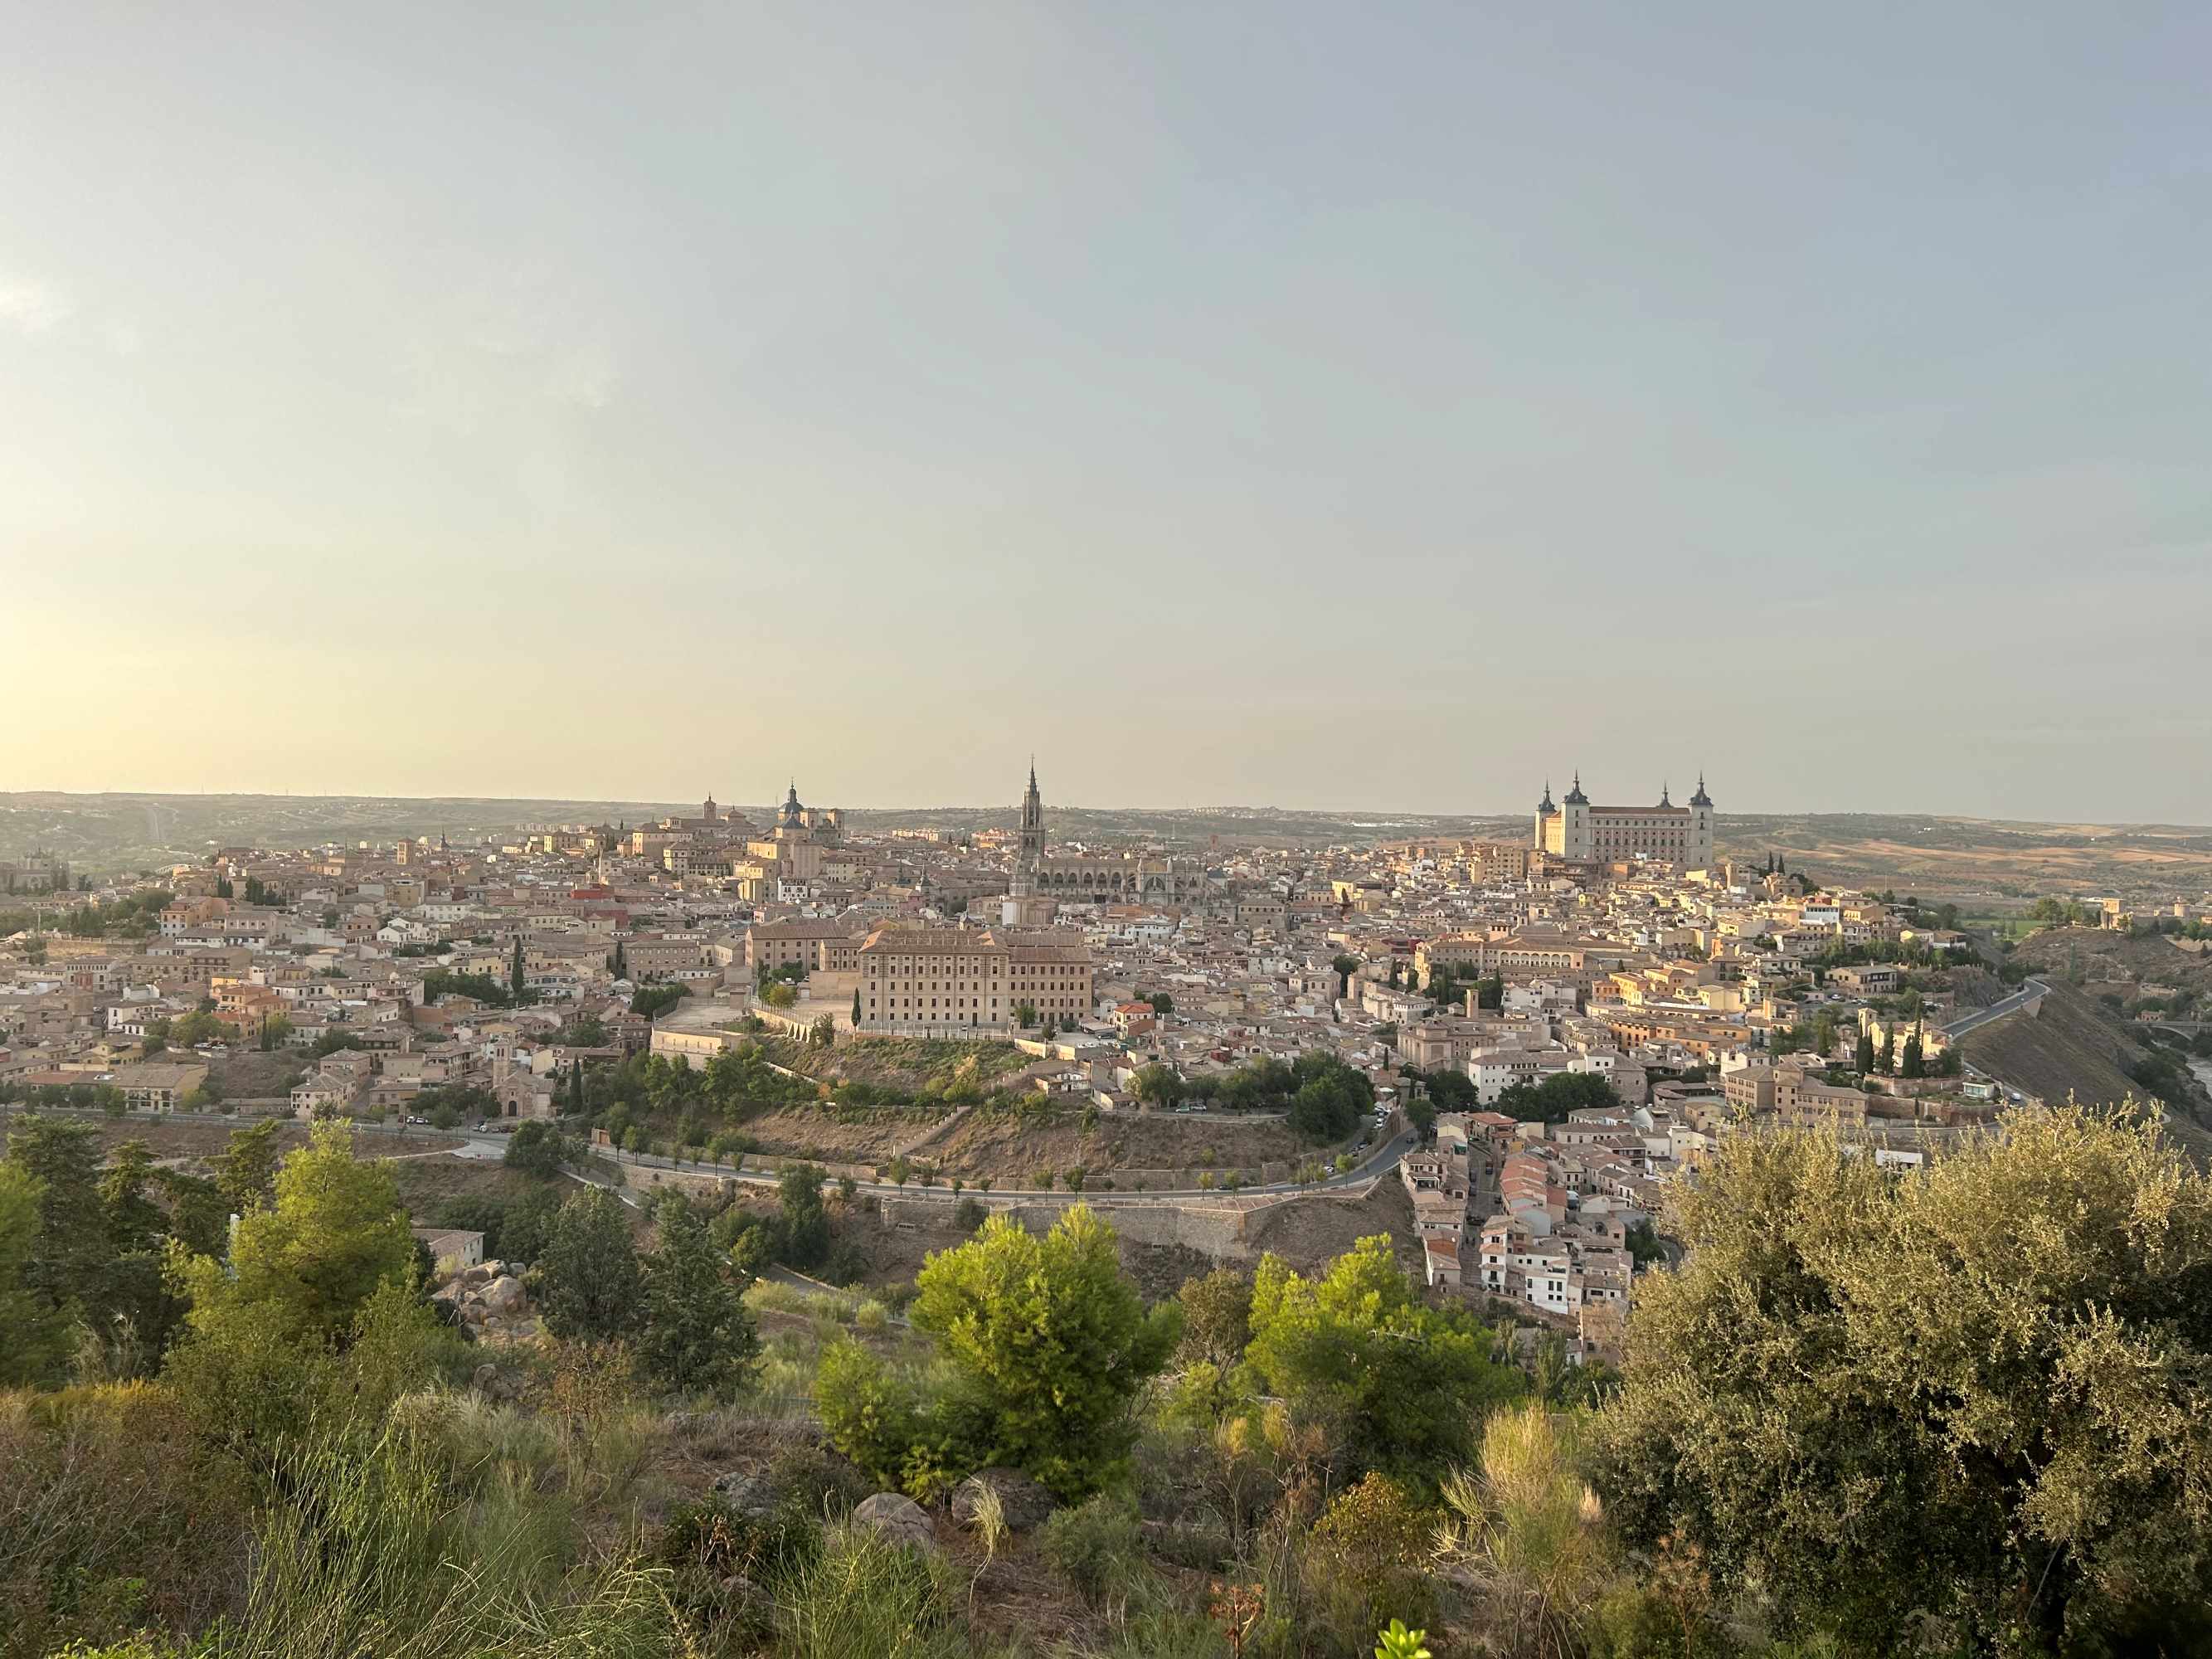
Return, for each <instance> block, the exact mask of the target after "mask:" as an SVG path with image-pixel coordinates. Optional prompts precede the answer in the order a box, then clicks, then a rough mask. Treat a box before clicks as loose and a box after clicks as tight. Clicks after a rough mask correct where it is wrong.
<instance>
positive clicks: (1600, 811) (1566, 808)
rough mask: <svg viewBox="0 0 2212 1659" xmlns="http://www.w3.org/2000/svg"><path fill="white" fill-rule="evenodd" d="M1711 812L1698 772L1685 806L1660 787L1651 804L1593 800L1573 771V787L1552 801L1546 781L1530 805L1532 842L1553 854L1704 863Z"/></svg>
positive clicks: (1690, 866) (1691, 865)
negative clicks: (1540, 795)
mask: <svg viewBox="0 0 2212 1659" xmlns="http://www.w3.org/2000/svg"><path fill="white" fill-rule="evenodd" d="M1714 816H1715V814H1714V810H1713V799H1712V797H1711V795H1708V794H1707V793H1705V777H1704V775H1703V774H1700V775H1699V778H1698V793H1696V794H1694V795H1692V796H1691V797H1690V800H1689V804H1688V805H1686V806H1677V805H1674V803H1673V802H1671V801H1670V800H1668V799H1667V791H1666V789H1665V788H1664V787H1662V788H1661V789H1660V791H1659V804H1658V805H1656V806H1593V805H1590V799H1589V796H1588V795H1585V794H1584V793H1583V779H1582V774H1581V773H1579V772H1577V773H1576V774H1575V787H1573V788H1571V789H1570V790H1569V791H1568V792H1567V793H1566V794H1565V796H1564V797H1563V798H1562V799H1560V801H1559V805H1556V806H1554V805H1553V804H1552V786H1551V785H1550V784H1548V783H1547V784H1546V785H1545V786H1544V799H1542V800H1541V801H1540V802H1539V803H1537V806H1536V836H1535V846H1536V850H1537V851H1539V852H1542V853H1548V854H1551V855H1552V856H1553V857H1554V858H1561V859H1586V860H1595V861H1597V862H1601V863H1611V862H1613V861H1614V860H1622V859H1656V860H1662V861H1664V862H1666V863H1668V864H1672V865H1675V866H1679V867H1680V868H1682V869H1685V870H1705V869H1710V868H1711V866H1712V862H1713V819H1714Z"/></svg>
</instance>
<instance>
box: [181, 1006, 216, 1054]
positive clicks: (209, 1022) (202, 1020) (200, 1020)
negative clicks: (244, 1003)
mask: <svg viewBox="0 0 2212 1659" xmlns="http://www.w3.org/2000/svg"><path fill="white" fill-rule="evenodd" d="M221 1036H222V1021H221V1020H219V1019H217V1018H216V1017H215V1016H214V1015H213V1014H212V1013H210V1012H206V1011H205V1010H203V1009H198V1008H195V1009H194V1010H192V1012H191V1013H189V1014H179V1015H178V1016H177V1018H175V1019H173V1020H172V1021H170V1023H169V1040H170V1042H173V1043H175V1044H176V1045H177V1046H178V1047H179V1048H197V1047H198V1046H199V1045H200V1044H201V1043H203V1042H215V1041H216V1039H217V1038H219V1037H221Z"/></svg>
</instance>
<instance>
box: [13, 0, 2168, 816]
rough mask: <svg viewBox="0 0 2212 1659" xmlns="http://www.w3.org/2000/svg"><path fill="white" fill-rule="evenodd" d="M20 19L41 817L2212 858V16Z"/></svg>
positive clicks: (387, 8)
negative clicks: (144, 797) (1233, 808)
mask: <svg viewBox="0 0 2212 1659" xmlns="http://www.w3.org/2000/svg"><path fill="white" fill-rule="evenodd" d="M191 10H193V11H196V12H197V14H198V15H187V9H182V8H172V9H167V11H165V12H162V13H160V14H158V15H157V14H155V12H154V10H153V9H149V8H144V7H137V6H132V7H118V6H100V5H96V4H87V5H76V6H67V7H64V6H52V5H49V6H43V7H36V8H21V9H18V11H17V13H16V14H15V16H14V17H13V18H12V19H11V21H10V22H9V31H8V44H7V48H6V51H5V52H4V53H0V579H4V580H0V651H4V653H5V660H7V661H8V662H9V664H10V665H11V667H12V668H13V669H14V671H15V681H16V685H15V690H13V692H11V695H10V697H9V708H8V713H7V714H6V716H5V724H6V729H7V732H8V740H7V741H6V742H5V743H4V744H0V788H4V787H15V788H41V787H44V788H55V787H67V788H100V787H118V788H132V787H139V788H172V789H194V788H200V787H208V788H235V789H252V788H269V789H283V788H290V789H296V790H315V791H353V790H362V791H369V790H374V791H392V792H403V793H469V794H501V793H530V794H556V793H573V794H576V795H586V796H623V797H630V798H656V797H677V798H681V797H683V796H685V795H688V794H691V793H703V792H704V791H705V790H707V789H708V788H712V789H714V790H715V791H716V792H717V793H719V794H720V795H722V796H723V797H724V798H726V799H730V798H736V799H760V798H767V797H768V796H769V795H770V794H771V793H775V791H776V790H777V788H778V787H779V786H780V785H781V781H783V779H784V778H785V777H786V776H787V775H789V774H791V773H792V772H793V771H796V772H797V774H798V775H799V778H800V780H801V782H802V786H803V787H804V790H805V793H806V794H807V795H808V797H809V798H810V799H822V800H844V801H848V802H853V803H855V804H869V803H873V804H882V805H893V804H923V803H933V802H952V801H960V802H966V801H978V800H993V799H998V800H1003V799H1011V798H1012V795H1013V794H1014V793H1015V792H1016V791H1017V789H1018V787H1019V783H1020V781H1021V775H1022V769H1023V767H1024V764H1025V763H1026V760H1027V757H1028V754H1029V752H1030V750H1031V749H1035V750H1037V751H1038V753H1039V756H1040V767H1041V769H1042V771H1043V772H1044V774H1045V775H1046V776H1047V778H1048V793H1050V794H1051V795H1052V796H1053V797H1054V798H1055V799H1060V800H1064V801H1080V802H1085V803H1092V804H1112V803H1131V804H1148V805H1175V804H1190V803H1218V802H1231V801H1243V802H1261V801H1266V802H1273V803H1279V804H1283V805H1317V806H1337V807H1350V806H1358V807H1372V808H1376V809H1389V808H1395V809H1401V810H1431V811H1484V810H1493V809H1506V808H1518V807H1522V806H1524V805H1527V804H1528V802H1529V801H1530V800H1533V799H1534V793H1535V790H1536V788H1537V787H1539V786H1541V782H1542V780H1543V777H1544V775H1545V774H1546V773H1547V771H1548V772H1549V773H1550V774H1551V775H1553V777H1554V779H1555V780H1556V779H1563V778H1564V777H1565V775H1566V773H1567V772H1568V771H1569V769H1571V768H1572V767H1574V766H1576V765H1580V766H1581V768H1582V769H1583V774H1584V776H1585V779H1586V781H1589V782H1590V784H1591V786H1592V787H1593V788H1594V789H1595V790H1596V792H1597V793H1600V794H1601V795H1605V796H1607V797H1623V798H1638V797H1641V796H1644V795H1646V794H1648V793H1650V792H1651V791H1652V790H1654V789H1656V786H1657V783H1658V781H1659V780H1660V778H1661V776H1662V775H1668V776H1671V777H1672V778H1673V779H1674V781H1675V782H1676V783H1677V784H1678V785H1680V784H1682V783H1684V782H1686V781H1687V780H1688V778H1689V776H1690V775H1691V774H1692V773H1693V772H1694V770H1695V769H1696V768H1697V767H1698V766H1699V765H1700V764H1702V765H1703V766H1705V768H1706V769H1707V771H1708V773H1709V775H1710V776H1711V780H1712V784H1713V788H1714V793H1716V795H1717V797H1718V798H1719V799H1720V800H1721V802H1722V805H1723V807H1724V808H1725V807H1728V806H1731V805H1733V806H1736V807H1739V808H1742V809H1746V810H1753V809H1756V810H1786V809H1791V808H1805V809H1847V808H1852V807H1861V808H1867V809H1880V810H1887V809H1900V810H1927V811H1960V812H1973V813H1988V814H2001V815H2012V816H2030V817H2058V818H2081V819H2103V820H2111V819H2121V818H2125V819H2168V820H2184V821H2191V822H2198V823H2203V822H2212V767H2208V765H2207V763H2206V757H2207V753H2208V748H2212V744H2208V737H2212V696H2208V692H2212V648H2208V646H2207V643H2206V642H2207V640H2208V638H2212V465H2208V462H2207V455H2208V453H2212V322H2208V310H2212V100H2207V98H2206V97H2205V94H2204V76H2205V73H2206V69H2207V65H2208V64H2212V11H2208V10H2207V9H2205V8H2204V7H2203V6H2201V5H2189V6H2185V5H2174V6H2170V7H2160V6H2148V5H2137V6H2118V7H2088V6H2083V5H2080V4H2069V5H2064V6H2059V5H2035V4H2028V5H2022V4H2009V5H2002V6H1999V5H1989V6H1957V5H1949V6H1936V7H1928V6H1912V7H1903V6H1899V7H1871V8H1869V7H1860V8H1854V9H1848V10H1844V11H1838V10H1837V9H1832V8H1830V9H1817V8H1808V7H1775V6H1771V5H1748V4H1746V5H1728V6H1723V5H1705V6H1697V5H1692V6H1684V7H1653V6H1649V5H1626V4H1623V5H1585V6H1573V7H1562V6H1558V5H1537V4H1528V5H1519V6H1497V5H1474V4H1458V5H1421V4H1401V5H1382V6H1356V7H1355V6H1349V5H1322V4H1310V3H1284V0H1278V3H1270V4H1243V5H1234V6H1230V5H1218V6H1216V5H1203V4H1200V5H1193V4H1188V3H1185V4H1179V5H1166V4H1158V5H1152V4H1130V3H1124V4H1116V5H1112V6H1105V5H1100V6H1085V7H1076V6H1016V5H988V4H981V5H963V4H958V3H944V4H933V5H919V4H913V3H907V4H901V5H868V4H855V3H842V4H829V5H823V4H821V3H818V0H817V3H811V4H790V5H781V4H778V5H757V6H748V5H732V6H724V7H698V8H685V9H666V8H654V7H651V6H629V7H623V8H618V9H617V8H607V9H599V10H593V9H580V8H565V9H564V8H558V7H547V6H499V7H495V6H474V7H453V6H450V5H437V6H428V5H409V4H387V5H380V6H376V7H366V6H363V7H352V8H348V7H343V6H336V5H302V6H297V7H271V6H256V5H252V4H231V5H226V6H224V7H221V8H198V9H191Z"/></svg>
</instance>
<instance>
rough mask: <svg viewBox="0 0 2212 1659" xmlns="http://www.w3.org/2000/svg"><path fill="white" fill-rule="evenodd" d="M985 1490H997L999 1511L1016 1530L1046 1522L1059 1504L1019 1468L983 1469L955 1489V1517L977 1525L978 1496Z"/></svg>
mask: <svg viewBox="0 0 2212 1659" xmlns="http://www.w3.org/2000/svg"><path fill="white" fill-rule="evenodd" d="M985 1492H996V1493H997V1494H998V1496H999V1512H1000V1515H1001V1516H1003V1517H1004V1518H1005V1520H1006V1526H1007V1528H1008V1529H1009V1530H1010V1531H1013V1532H1028V1531H1030V1530H1031V1529H1032V1528H1037V1527H1041V1526H1042V1525H1044V1523H1045V1517H1046V1516H1049V1515H1050V1514H1051V1513H1052V1512H1053V1510H1055V1509H1057V1508H1058V1507H1059V1504H1057V1503H1056V1502H1055V1501H1054V1498H1053V1495H1052V1494H1051V1493H1050V1492H1047V1491H1046V1490H1045V1489H1044V1488H1043V1487H1042V1486H1040V1485H1038V1484H1037V1482H1036V1481H1034V1480H1030V1478H1029V1476H1027V1475H1026V1474H1023V1473H1022V1472H1021V1471H1020V1470H1019V1469H984V1470H981V1472H979V1473H977V1474H971V1475H969V1477H968V1478H967V1479H966V1480H963V1481H962V1482H961V1483H960V1484H959V1485H958V1486H955V1487H954V1488H953V1489H952V1518H953V1519H954V1520H955V1521H957V1522H959V1523H960V1524H961V1525H962V1526H963V1527H972V1526H974V1525H975V1510H976V1507H977V1500H978V1499H979V1498H981V1497H982V1495H983V1494H984V1493H985Z"/></svg>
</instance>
